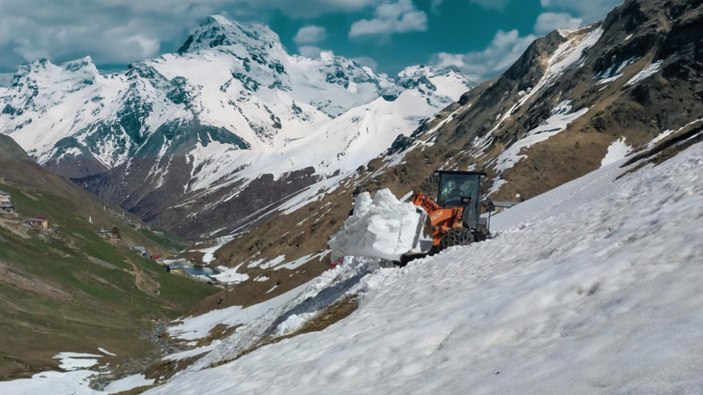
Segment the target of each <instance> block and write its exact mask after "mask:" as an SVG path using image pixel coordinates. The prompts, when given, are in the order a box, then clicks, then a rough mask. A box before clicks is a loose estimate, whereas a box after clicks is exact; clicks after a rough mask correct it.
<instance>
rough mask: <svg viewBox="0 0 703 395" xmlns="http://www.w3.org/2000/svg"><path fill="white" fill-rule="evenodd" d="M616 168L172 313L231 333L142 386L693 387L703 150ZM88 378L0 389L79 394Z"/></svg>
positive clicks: (180, 389) (268, 389) (697, 379)
mask: <svg viewBox="0 0 703 395" xmlns="http://www.w3.org/2000/svg"><path fill="white" fill-rule="evenodd" d="M622 162H623V160H622V159H621V160H619V161H617V162H615V163H613V164H611V165H607V166H604V167H602V168H600V169H598V170H596V171H594V172H592V173H590V174H588V175H586V176H584V177H582V178H580V179H578V180H575V181H573V182H571V183H568V184H565V185H563V186H561V187H559V188H556V189H554V190H552V191H550V192H548V193H545V194H543V195H541V196H538V197H535V198H533V199H530V200H528V201H526V202H524V203H521V204H519V205H517V206H515V207H513V208H511V209H509V210H507V211H505V212H503V213H501V214H499V215H497V216H496V217H495V218H494V221H493V230H494V231H497V232H498V235H497V237H496V238H495V239H493V240H489V241H486V242H482V243H476V244H473V245H471V246H468V247H455V248H451V249H448V250H446V251H444V252H443V253H440V254H438V255H436V256H434V257H429V258H426V259H422V260H417V261H414V262H411V263H410V264H409V265H408V266H407V267H405V268H402V269H397V268H378V265H377V264H376V265H374V262H373V260H369V259H352V260H349V259H347V260H346V263H345V264H343V265H341V266H338V267H337V268H336V269H334V270H329V271H327V272H325V273H323V274H322V275H321V276H320V277H319V278H317V279H315V280H313V281H311V282H310V283H309V284H308V285H307V286H305V287H301V288H299V289H296V290H294V291H291V292H290V293H288V294H287V295H286V296H285V298H281V299H282V300H280V301H279V300H277V299H272V300H271V301H270V302H269V303H267V304H262V305H257V306H256V307H255V309H252V307H250V308H247V309H244V310H242V309H234V310H233V311H229V310H220V311H218V312H217V313H209V314H206V315H204V316H200V317H192V318H188V319H185V320H183V321H182V323H181V324H180V325H179V326H175V327H174V328H173V329H172V333H173V334H174V335H177V336H183V337H184V338H187V339H193V338H197V337H200V336H202V335H204V334H206V333H207V331H208V330H209V328H211V327H212V326H213V325H215V324H216V323H217V322H223V321H224V320H228V319H234V320H235V321H238V323H240V324H242V326H241V327H240V328H238V330H237V331H235V332H234V333H233V334H232V335H231V336H230V337H227V338H225V339H222V340H217V341H215V342H213V343H212V344H210V345H208V346H205V347H202V348H200V349H196V350H195V351H192V352H185V353H181V354H174V355H172V356H170V357H167V359H180V358H184V357H186V356H190V355H194V354H195V353H206V354H205V355H204V356H203V357H202V358H201V359H200V360H198V361H197V362H195V363H194V364H193V365H192V366H190V367H188V368H187V369H186V370H185V371H183V372H180V373H178V374H177V375H176V376H174V378H173V379H171V381H169V382H167V383H165V384H164V385H162V386H160V387H156V388H153V389H152V390H150V391H149V392H148V393H151V394H174V393H177V394H201V393H208V394H232V393H247V394H249V393H266V394H284V393H285V394H288V393H295V394H321V393H336V394H379V393H381V394H410V393H411V394H427V393H450V394H464V393H491V394H492V393H520V394H543V393H569V394H612V393H692V394H698V393H701V392H703V375H702V374H701V364H702V362H703V330H701V328H703V270H701V269H702V268H703V265H702V264H703V242H702V240H703V176H702V175H701V172H700V168H701V166H703V144H696V145H694V146H692V147H690V148H688V149H687V150H685V151H683V152H681V153H680V154H678V155H677V156H675V157H673V158H671V159H669V160H668V161H666V162H664V163H663V164H661V165H659V166H657V167H653V166H651V165H648V166H645V167H643V168H641V169H639V170H638V171H636V172H635V173H632V174H627V175H624V176H623V177H621V178H619V179H618V176H620V175H622V174H623V173H624V172H625V171H626V169H622V168H620V167H619V166H620V165H621V163H622ZM393 207H395V206H393ZM303 288H304V289H303ZM345 295H355V296H356V297H357V298H358V302H359V307H358V309H357V310H356V311H355V312H354V313H352V314H351V315H350V316H348V317H347V318H345V319H343V320H341V321H339V322H337V323H335V324H333V325H332V326H330V327H328V328H327V329H325V330H323V331H321V332H312V333H307V334H303V335H298V336H295V337H292V338H289V339H285V340H282V341H280V342H278V343H273V344H268V345H266V346H263V347H261V348H258V349H254V350H253V351H252V349H253V348H252V347H253V346H255V345H256V344H257V342H258V341H259V340H261V339H262V338H263V337H265V336H268V335H271V334H275V335H284V334H289V333H291V332H293V331H295V330H296V329H297V328H300V327H301V325H303V323H304V322H305V320H307V319H310V318H312V317H314V316H315V315H316V312H319V311H321V310H322V309H324V308H325V307H326V306H329V305H330V304H332V303H334V302H335V301H337V300H340V299H341V298H343V297H344V296H345ZM283 299H285V300H283ZM226 314H233V315H232V316H231V317H226V316H223V315H226ZM114 351H118V350H114ZM243 351H251V352H249V353H245V355H243V356H242V357H240V358H239V359H235V358H236V357H237V356H239V355H242V352H243ZM63 355H65V356H74V357H75V356H79V355H78V354H75V355H74V354H68V353H64V354H63ZM80 356H83V355H80ZM95 356H98V355H97V354H96V355H95ZM85 357H87V356H85ZM92 357H93V356H91V358H92ZM210 366H217V367H215V368H210ZM74 367H79V366H72V367H70V369H72V368H74ZM93 374H95V372H92V371H88V370H76V371H68V372H44V373H39V374H37V375H35V376H33V378H32V379H21V380H14V381H10V382H2V383H0V393H3V394H4V393H8V394H35V393H48V392H50V393H52V394H69V393H70V394H74V393H85V394H93V393H97V392H96V391H93V390H92V389H90V388H89V387H88V382H89V377H90V376H91V375H93ZM147 382H148V380H146V379H145V378H144V377H142V376H139V375H135V376H130V377H129V378H126V379H124V380H119V381H117V382H115V383H113V384H111V386H108V387H107V388H106V390H107V391H115V390H116V389H117V388H119V390H122V389H125V388H129V387H133V386H136V385H143V384H145V383H147Z"/></svg>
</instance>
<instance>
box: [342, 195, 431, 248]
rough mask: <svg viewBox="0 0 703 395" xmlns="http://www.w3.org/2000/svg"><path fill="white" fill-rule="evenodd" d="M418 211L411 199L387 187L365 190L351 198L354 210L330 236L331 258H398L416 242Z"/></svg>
mask: <svg viewBox="0 0 703 395" xmlns="http://www.w3.org/2000/svg"><path fill="white" fill-rule="evenodd" d="M419 221H420V214H419V213H418V211H417V208H416V207H415V206H414V205H413V204H411V203H405V202H401V201H399V200H398V199H397V198H396V197H395V196H394V195H393V193H392V192H391V191H390V190H388V189H382V190H380V191H378V192H376V196H374V198H373V199H371V195H370V194H369V193H368V192H364V193H361V194H359V195H358V196H357V197H356V198H355V199H354V213H353V214H352V216H350V217H349V218H348V219H347V220H346V222H345V223H344V226H343V227H342V229H340V231H339V232H337V234H335V235H334V236H332V238H331V239H330V241H329V247H330V248H331V249H332V260H337V259H339V258H341V257H343V256H365V257H373V258H381V259H388V260H399V259H400V256H401V255H403V254H404V253H406V252H408V251H410V250H411V249H412V248H413V244H414V242H415V234H416V232H417V225H418V222H419Z"/></svg>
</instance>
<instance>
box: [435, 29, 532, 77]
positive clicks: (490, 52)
mask: <svg viewBox="0 0 703 395" xmlns="http://www.w3.org/2000/svg"><path fill="white" fill-rule="evenodd" d="M535 38H536V37H535V36H534V35H532V34H530V35H527V36H524V37H522V36H520V33H519V32H518V31H517V30H511V31H508V32H505V31H502V30H499V31H498V32H497V33H496V34H495V36H494V37H493V40H492V41H491V43H490V45H489V46H488V47H487V48H485V49H484V50H482V51H473V52H469V53H465V54H451V53H446V52H441V53H438V54H436V55H434V56H433V58H432V60H431V62H430V63H431V64H433V65H434V66H437V67H443V66H457V67H459V68H460V69H461V70H462V71H463V72H464V73H466V74H469V75H477V76H479V77H481V78H490V77H493V76H494V75H496V74H498V73H500V72H502V71H504V70H505V69H507V68H508V67H509V66H510V65H511V64H513V63H514V62H515V61H516V60H517V59H518V58H519V57H520V55H522V53H523V52H524V51H525V49H526V48H527V47H528V46H529V45H530V43H532V41H534V40H535Z"/></svg>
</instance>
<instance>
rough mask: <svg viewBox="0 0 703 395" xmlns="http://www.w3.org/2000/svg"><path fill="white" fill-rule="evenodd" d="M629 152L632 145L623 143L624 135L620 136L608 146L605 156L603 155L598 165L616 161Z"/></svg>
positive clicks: (601, 165)
mask: <svg viewBox="0 0 703 395" xmlns="http://www.w3.org/2000/svg"><path fill="white" fill-rule="evenodd" d="M630 152H632V147H630V146H629V145H627V143H625V137H620V138H619V139H617V140H616V141H614V142H613V143H612V144H610V146H608V152H607V153H606V154H605V157H603V160H601V162H600V167H603V166H608V165H610V164H612V163H615V162H618V161H620V160H621V159H622V158H624V157H626V156H627V154H629V153H630Z"/></svg>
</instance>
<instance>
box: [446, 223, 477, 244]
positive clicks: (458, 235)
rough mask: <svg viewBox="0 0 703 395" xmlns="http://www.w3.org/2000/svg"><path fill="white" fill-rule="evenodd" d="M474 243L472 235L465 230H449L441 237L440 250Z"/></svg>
mask: <svg viewBox="0 0 703 395" xmlns="http://www.w3.org/2000/svg"><path fill="white" fill-rule="evenodd" d="M473 242H474V234H473V233H471V231H470V230H469V229H466V228H455V229H450V230H449V231H448V232H447V233H445V234H444V236H442V249H445V248H448V247H454V246H465V245H468V244H471V243H473Z"/></svg>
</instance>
